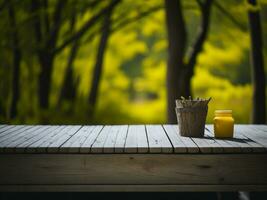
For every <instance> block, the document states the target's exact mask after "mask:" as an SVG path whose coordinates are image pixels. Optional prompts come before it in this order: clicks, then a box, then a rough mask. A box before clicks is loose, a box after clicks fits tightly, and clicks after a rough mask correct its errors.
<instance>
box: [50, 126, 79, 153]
mask: <svg viewBox="0 0 267 200" xmlns="http://www.w3.org/2000/svg"><path fill="white" fill-rule="evenodd" d="M80 128H81V126H78V125H76V126H66V128H65V129H62V130H61V131H60V132H59V133H58V135H57V136H56V137H55V138H54V139H53V140H52V141H51V142H50V144H49V145H48V147H47V152H50V153H57V152H59V148H60V147H61V145H63V144H64V143H65V142H66V141H67V140H69V139H70V138H71V137H72V136H73V135H74V134H75V133H76V132H77V131H78V130H79V129H80Z"/></svg>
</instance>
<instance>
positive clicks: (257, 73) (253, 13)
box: [247, 0, 266, 124]
mask: <svg viewBox="0 0 267 200" xmlns="http://www.w3.org/2000/svg"><path fill="white" fill-rule="evenodd" d="M247 2H248V4H249V5H250V6H254V7H255V6H257V5H258V4H257V0H247ZM248 19H249V25H250V38H251V67H252V70H251V71H252V84H253V110H252V123H254V124H264V123H265V122H266V117H265V72H264V61H263V53H262V48H263V42H262V29H261V22H260V12H259V10H257V9H255V10H253V9H250V10H249V11H248Z"/></svg>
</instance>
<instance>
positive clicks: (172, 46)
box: [165, 0, 213, 123]
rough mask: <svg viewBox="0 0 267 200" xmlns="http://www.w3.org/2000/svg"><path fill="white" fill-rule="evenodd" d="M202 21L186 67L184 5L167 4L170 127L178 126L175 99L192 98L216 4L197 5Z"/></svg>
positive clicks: (204, 3)
mask: <svg viewBox="0 0 267 200" xmlns="http://www.w3.org/2000/svg"><path fill="white" fill-rule="evenodd" d="M197 2H198V4H199V8H200V11H201V15H202V19H201V23H200V26H199V30H198V33H197V37H196V41H195V42H194V44H193V46H192V48H191V51H190V52H189V59H188V60H189V61H188V63H184V60H185V58H184V54H185V46H186V28H185V22H184V19H183V14H182V8H181V1H180V0H174V1H170V0H165V6H166V24H167V31H168V41H169V59H168V66H167V91H168V92H167V93H168V108H167V109H168V123H176V122H177V120H176V115H175V110H174V108H175V99H178V98H180V97H181V96H184V97H189V96H192V94H191V93H192V92H191V79H192V77H193V74H194V67H195V65H196V61H197V56H198V55H199V53H200V52H201V51H202V48H203V44H204V42H205V41H206V39H207V34H208V29H209V24H210V12H211V5H212V2H213V0H206V1H204V2H203V1H197Z"/></svg>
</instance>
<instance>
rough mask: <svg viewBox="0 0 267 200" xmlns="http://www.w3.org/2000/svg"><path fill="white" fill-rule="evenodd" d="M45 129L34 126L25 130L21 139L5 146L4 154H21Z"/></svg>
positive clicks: (45, 127) (44, 127)
mask: <svg viewBox="0 0 267 200" xmlns="http://www.w3.org/2000/svg"><path fill="white" fill-rule="evenodd" d="M47 128H48V127H47V126H34V127H32V128H31V129H28V130H26V131H25V132H23V133H21V134H22V136H21V137H19V138H16V139H15V140H13V141H12V142H11V143H9V144H8V145H6V148H5V152H20V153H23V152H24V150H25V148H26V147H27V146H28V145H30V144H31V143H33V142H34V141H35V140H36V139H38V137H40V135H41V133H42V132H43V131H45V130H46V129H47Z"/></svg>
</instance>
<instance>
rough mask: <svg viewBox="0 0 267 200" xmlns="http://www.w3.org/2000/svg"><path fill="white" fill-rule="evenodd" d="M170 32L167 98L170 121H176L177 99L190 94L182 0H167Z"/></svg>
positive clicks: (168, 29)
mask: <svg viewBox="0 0 267 200" xmlns="http://www.w3.org/2000/svg"><path fill="white" fill-rule="evenodd" d="M165 9H166V24H167V33H168V45H169V47H168V53H169V57H168V64H167V98H168V107H167V110H168V123H176V122H177V120H176V116H175V110H174V109H175V99H178V98H180V97H181V96H188V95H189V94H186V91H185V87H186V86H185V85H184V83H185V82H184V78H185V77H184V75H185V65H184V62H183V58H184V53H185V45H186V30H185V23H184V19H183V14H182V7H181V2H180V0H165Z"/></svg>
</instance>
